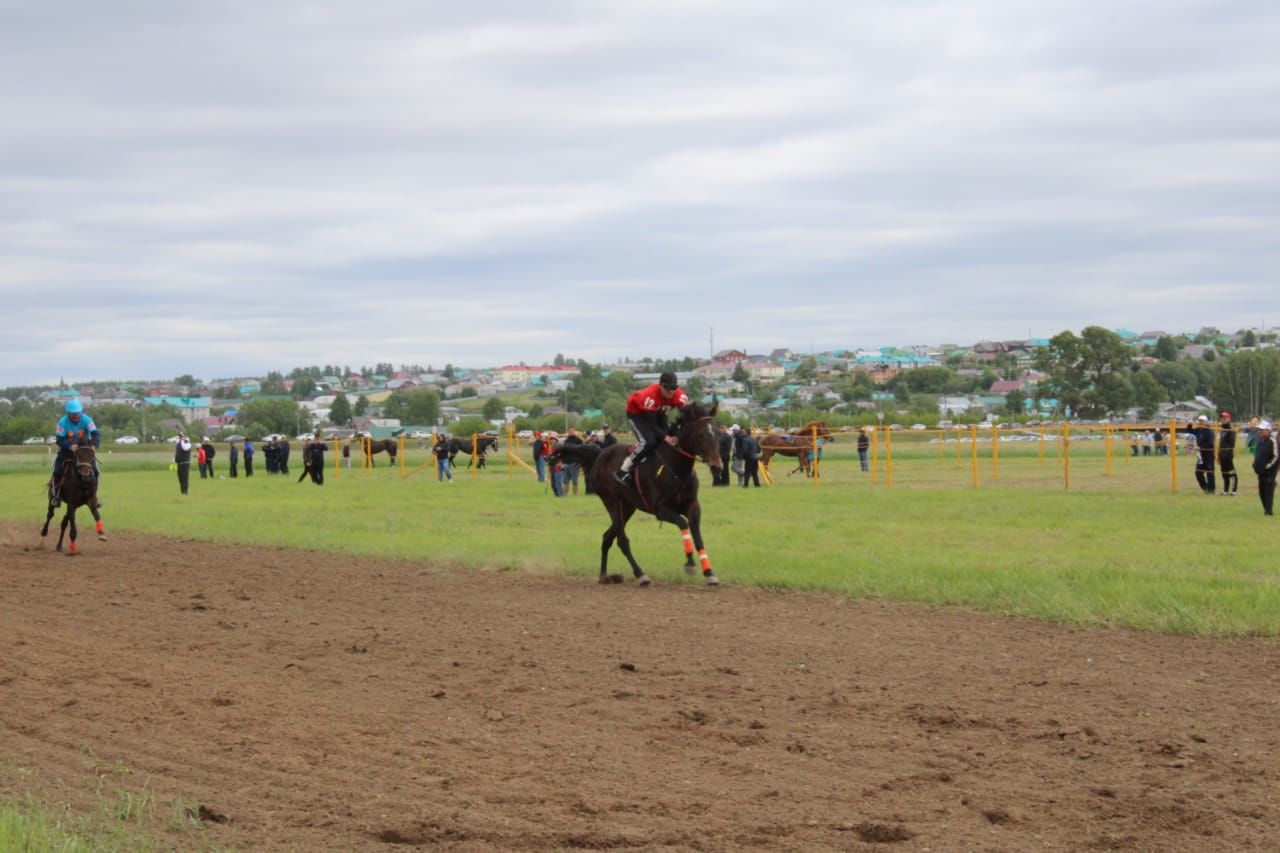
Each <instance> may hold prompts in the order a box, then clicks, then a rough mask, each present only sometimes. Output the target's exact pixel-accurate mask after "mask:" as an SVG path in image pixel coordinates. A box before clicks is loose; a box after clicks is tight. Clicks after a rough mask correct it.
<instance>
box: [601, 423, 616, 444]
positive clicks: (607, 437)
mask: <svg viewBox="0 0 1280 853" xmlns="http://www.w3.org/2000/svg"><path fill="white" fill-rule="evenodd" d="M600 432H601V435H600V446H601V447H612V446H613V445H615V444H617V443H618V437H617V436H616V435H614V434H613V427H611V426H609V425H608V424H605V425H604V426H602V427H600Z"/></svg>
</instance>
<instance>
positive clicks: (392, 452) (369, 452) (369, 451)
mask: <svg viewBox="0 0 1280 853" xmlns="http://www.w3.org/2000/svg"><path fill="white" fill-rule="evenodd" d="M355 440H356V441H358V442H359V443H360V448H361V449H362V450H363V451H364V455H365V458H366V459H367V460H368V462H369V467H370V468H373V467H374V464H373V456H374V454H375V453H386V454H387V455H388V456H390V457H391V465H392V467H395V464H396V453H397V452H398V451H399V445H398V444H397V443H396V440H395V439H394V438H370V437H369V436H367V435H357V436H356V437H355Z"/></svg>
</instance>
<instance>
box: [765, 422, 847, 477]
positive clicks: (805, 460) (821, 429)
mask: <svg viewBox="0 0 1280 853" xmlns="http://www.w3.org/2000/svg"><path fill="white" fill-rule="evenodd" d="M815 435H816V437H817V438H818V439H820V440H823V441H832V440H834V434H833V433H832V431H831V429H830V428H829V427H828V426H827V422H826V421H810V422H809V423H807V424H805V425H804V426H802V427H797V428H796V429H793V430H791V431H790V432H770V433H766V434H765V435H762V436H761V437H760V464H761V465H763V466H765V467H766V468H768V467H769V460H770V459H772V458H773V457H774V456H775V455H776V456H792V457H795V459H796V467H795V468H793V469H792V470H790V471H788V472H787V476H790V475H792V474H794V473H796V472H797V471H803V472H804V474H805V476H806V477H812V476H813V466H812V464H811V463H812V461H813V453H814V450H815V448H816V447H818V446H819V445H818V444H816V443H815V441H814V437H815Z"/></svg>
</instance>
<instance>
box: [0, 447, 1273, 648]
mask: <svg viewBox="0 0 1280 853" xmlns="http://www.w3.org/2000/svg"><path fill="white" fill-rule="evenodd" d="M930 437H931V436H928V435H917V436H911V435H903V436H902V437H901V438H900V437H899V436H895V437H894V444H893V448H892V451H893V463H894V464H893V484H892V487H890V486H889V484H888V482H887V481H888V476H887V472H886V470H885V469H884V459H883V451H884V448H883V447H881V448H880V450H881V460H880V465H879V466H878V467H877V470H876V471H875V472H874V474H869V473H863V472H861V471H860V470H858V464H857V460H856V457H855V455H854V452H853V449H852V441H851V440H848V441H846V440H844V439H842V440H841V441H839V442H837V443H835V444H833V445H830V446H829V447H828V448H827V450H826V451H825V452H824V459H823V464H822V469H821V473H822V478H821V482H820V483H817V484H815V483H813V482H812V481H808V480H805V479H802V478H801V477H800V475H795V476H791V477H788V476H786V474H785V472H786V471H787V470H788V469H789V468H790V467H791V463H792V462H793V460H785V459H783V458H779V459H778V460H777V461H776V462H775V464H774V465H773V471H774V474H775V477H776V483H775V485H773V486H772V487H766V488H762V489H758V490H757V489H741V488H737V487H731V488H727V489H712V488H709V487H707V483H708V482H709V477H705V476H704V477H703V508H704V509H703V515H704V523H703V532H704V535H705V538H706V541H707V549H708V553H709V555H710V557H711V559H712V562H713V565H714V566H715V569H716V572H717V574H718V575H719V576H720V578H721V580H722V581H723V582H725V583H730V584H746V585H756V586H766V587H777V588H787V589H795V590H806V591H815V592H828V593H833V594H838V595H848V596H855V597H878V598H886V599H896V600H903V601H916V602H921V603H925V604H931V605H941V604H958V605H964V606H970V607H975V608H981V609H985V610H989V611H991V612H994V613H1002V614H1020V615H1027V616H1034V617H1039V618H1044V619H1051V620H1056V621H1063V622H1073V623H1084V624H1096V625H1108V626H1125V627H1132V628H1138V629H1143V630H1153V631H1161V632H1171V633H1184V634H1205V635H1209V634H1213V635H1277V634H1280V583H1277V578H1280V559H1278V558H1277V555H1276V553H1275V549H1274V547H1273V541H1274V535H1275V532H1274V529H1273V526H1274V520H1273V519H1270V518H1266V517H1264V516H1263V515H1262V512H1261V510H1260V508H1259V505H1258V501H1257V498H1256V494H1255V485H1256V480H1255V478H1254V477H1253V474H1252V472H1251V471H1249V469H1248V465H1247V463H1248V460H1247V457H1245V456H1243V455H1242V459H1241V462H1242V464H1243V471H1242V473H1241V478H1240V479H1241V494H1240V495H1239V496H1238V497H1235V498H1224V497H1221V496H1216V495H1215V496H1213V497H1209V496H1206V495H1203V494H1201V493H1200V492H1199V490H1198V489H1197V488H1196V485H1195V480H1194V476H1193V469H1194V462H1193V459H1192V457H1190V456H1186V455H1180V456H1177V457H1175V460H1174V461H1175V462H1176V464H1177V477H1178V491H1177V492H1174V491H1173V490H1172V488H1171V481H1172V476H1171V464H1170V459H1169V457H1167V456H1166V457H1137V458H1133V457H1128V456H1125V455H1122V448H1121V447H1120V445H1119V444H1118V443H1117V445H1116V446H1115V448H1114V450H1113V456H1112V458H1111V460H1110V463H1109V468H1110V473H1108V470H1107V469H1108V462H1107V459H1106V454H1105V450H1104V444H1103V442H1101V441H1079V442H1073V444H1072V447H1071V451H1070V454H1071V460H1070V463H1071V464H1070V481H1069V486H1070V488H1069V489H1068V488H1065V486H1066V485H1067V480H1066V477H1064V460H1063V456H1062V451H1061V448H1060V446H1059V445H1058V444H1056V443H1055V442H1046V443H1045V444H1044V445H1041V444H1040V443H1039V442H1034V441H1032V442H1026V443H1023V444H1017V445H1010V446H1008V447H1006V446H1001V447H1000V450H999V458H998V460H993V459H992V455H991V448H990V445H989V444H986V445H982V444H979V458H978V463H977V467H978V474H979V477H978V481H979V485H978V487H977V488H975V487H974V477H973V460H972V456H971V446H970V445H969V444H968V443H962V444H959V445H957V444H954V443H951V444H930V443H928V439H929V438H930ZM522 454H523V455H524V458H527V450H522ZM331 455H332V454H331ZM406 457H407V460H408V461H409V462H410V463H411V465H410V467H416V466H418V465H424V466H426V465H427V463H428V462H429V456H428V453H427V452H426V450H425V449H418V448H413V447H411V448H410V449H409V451H408V452H407V454H406ZM382 459H385V457H380V460H382ZM48 460H49V457H48V456H47V454H46V452H45V450H44V449H43V448H6V449H0V516H3V517H6V518H9V519H15V520H22V521H26V522H28V523H29V524H30V526H31V531H32V540H33V541H35V540H36V539H37V538H38V533H39V526H40V524H41V522H42V521H43V517H44V510H43V507H44V502H43V491H42V489H43V486H42V483H43V479H44V476H45V471H46V470H47V468H46V466H47V465H48ZM168 461H169V451H167V450H165V449H158V448H144V447H139V448H125V449H114V450H113V451H112V452H104V454H103V467H104V475H103V477H104V480H103V482H104V486H103V489H102V494H103V499H104V501H105V502H106V507H105V510H104V513H105V518H106V521H107V526H108V531H109V533H111V534H114V539H113V542H111V543H108V544H106V545H98V544H97V543H96V542H95V541H93V540H89V542H88V544H86V546H85V548H86V549H87V550H90V551H91V550H92V549H93V548H97V547H108V548H110V547H127V537H126V536H124V535H122V534H127V533H128V532H131V531H137V532H146V533H157V534H162V535H167V536H173V537H176V538H194V539H202V540H209V541H220V542H238V543H245V544H254V545H268V546H282V547H291V548H315V549H320V550H325V551H337V552H343V553H349V554H352V555H357V556H358V555H366V554H367V555H379V556H391V557H403V558H408V559H420V560H433V561H444V562H448V563H456V564H461V565H468V566H487V567H493V568H498V569H503V570H521V571H531V572H550V573H565V574H570V575H575V576H580V577H582V578H583V580H584V582H589V581H590V580H592V579H594V577H595V575H596V573H597V572H598V570H599V550H600V537H601V534H602V533H603V531H604V528H605V527H606V525H607V517H606V516H605V514H604V511H603V509H602V507H601V504H600V502H599V501H598V500H597V499H596V498H594V497H592V496H589V495H585V494H579V495H577V496H571V497H567V498H564V499H560V500H557V499H555V498H553V497H552V496H551V494H550V492H549V491H548V490H547V489H546V488H545V487H544V486H543V485H540V484H538V483H537V482H536V481H535V480H534V478H533V476H532V475H531V474H530V473H529V472H528V471H527V470H525V469H524V468H516V469H515V471H514V475H513V479H509V477H508V470H507V466H506V465H505V464H504V454H499V456H498V457H497V459H492V458H491V461H490V466H489V468H488V469H487V470H486V471H485V472H484V473H483V474H482V475H481V476H479V477H473V476H472V475H471V473H470V472H468V471H467V470H465V469H459V470H458V471H457V472H456V473H455V482H454V483H453V484H440V483H437V482H436V480H435V473H434V469H433V468H432V467H430V466H427V467H424V468H423V469H422V470H420V471H419V472H418V473H416V474H415V475H413V476H410V477H408V478H402V477H401V476H400V475H399V473H398V472H397V471H393V470H390V469H388V468H387V467H386V464H385V462H384V461H380V464H379V467H378V468H377V469H376V470H375V471H374V472H373V473H372V475H366V474H362V473H361V472H360V471H359V470H358V469H354V470H346V469H344V470H343V471H342V472H341V473H340V475H338V476H335V475H334V471H333V469H332V467H330V468H329V470H328V482H327V483H326V485H325V486H324V487H323V488H317V487H315V486H314V485H312V484H311V483H310V482H304V483H297V482H295V480H296V476H297V474H298V473H300V469H297V468H296V467H295V468H294V475H293V476H290V477H288V478H285V477H281V476H274V477H267V476H265V474H263V473H262V472H261V471H259V473H258V475H257V476H255V477H254V478H253V479H250V480H246V479H244V478H243V477H242V478H240V479H236V480H230V479H221V478H220V479H217V480H215V481H202V480H200V479H199V478H198V477H193V479H192V486H191V494H190V495H188V496H186V497H182V496H180V495H179V494H178V487H177V483H176V478H175V476H174V474H173V473H171V472H170V471H169V470H168V467H167V463H168ZM217 462H218V469H219V470H220V471H221V472H222V474H223V475H224V476H225V473H226V470H227V469H226V459H225V453H224V454H222V455H220V456H219V458H218V460H217ZM703 470H704V471H705V469H703ZM997 473H998V476H997ZM86 517H87V515H86ZM628 532H629V533H630V535H631V538H632V544H633V548H634V551H635V554H636V557H637V559H638V560H639V561H640V563H641V564H642V565H643V566H644V567H645V569H646V570H647V571H648V572H649V574H650V575H651V576H652V577H653V578H654V579H655V581H657V582H665V583H685V582H698V581H697V580H696V579H695V580H693V581H689V580H687V579H686V578H685V576H684V575H683V573H682V572H681V571H680V568H679V567H680V565H681V563H682V561H683V554H682V552H681V548H680V541H679V535H678V533H677V531H675V530H674V529H673V528H671V527H670V526H667V525H662V526H660V525H658V524H657V522H656V521H654V519H653V518H652V517H650V516H639V515H638V516H637V517H636V518H635V519H633V521H632V522H631V524H630V525H629V527H628ZM51 535H52V534H51ZM610 567H611V569H613V570H616V571H626V563H625V560H624V559H623V558H622V556H621V554H620V553H618V552H617V551H616V549H615V550H614V552H613V554H612V555H611V558H610ZM628 574H629V573H628Z"/></svg>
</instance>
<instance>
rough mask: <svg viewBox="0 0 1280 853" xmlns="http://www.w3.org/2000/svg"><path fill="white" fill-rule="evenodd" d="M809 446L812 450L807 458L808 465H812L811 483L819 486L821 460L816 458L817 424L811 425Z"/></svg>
mask: <svg viewBox="0 0 1280 853" xmlns="http://www.w3.org/2000/svg"><path fill="white" fill-rule="evenodd" d="M810 446H811V447H812V448H813V450H812V453H813V458H812V459H810V460H809V465H810V466H812V472H813V484H814V485H815V486H820V485H822V483H821V482H820V481H821V480H822V470H821V469H822V465H821V464H820V463H821V461H822V460H821V459H819V458H818V450H819V448H818V425H817V424H814V425H813V441H812V442H811V444H810Z"/></svg>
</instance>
